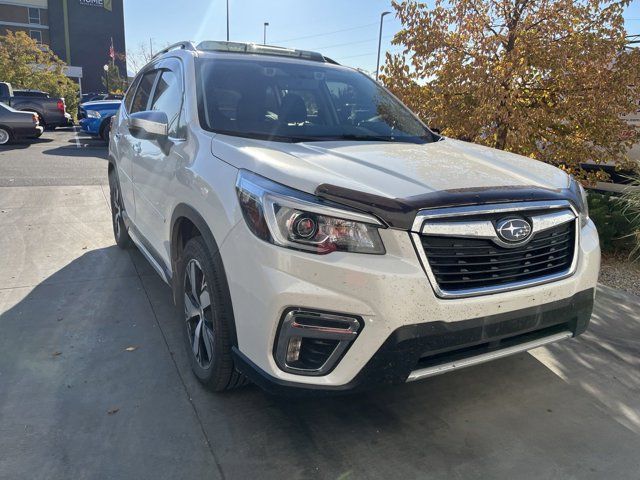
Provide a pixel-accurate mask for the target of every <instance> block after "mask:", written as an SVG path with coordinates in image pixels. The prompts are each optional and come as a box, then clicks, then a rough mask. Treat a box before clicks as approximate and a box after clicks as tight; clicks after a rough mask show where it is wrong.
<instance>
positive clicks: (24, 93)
mask: <svg viewBox="0 0 640 480" xmlns="http://www.w3.org/2000/svg"><path fill="white" fill-rule="evenodd" d="M13 95H14V96H17V97H39V98H50V95H49V94H48V93H47V92H43V91H41V90H14V91H13Z"/></svg>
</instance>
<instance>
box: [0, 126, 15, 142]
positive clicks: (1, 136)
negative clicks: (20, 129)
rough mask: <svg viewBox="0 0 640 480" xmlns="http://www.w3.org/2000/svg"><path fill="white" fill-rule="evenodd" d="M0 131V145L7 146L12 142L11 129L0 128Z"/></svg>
mask: <svg viewBox="0 0 640 480" xmlns="http://www.w3.org/2000/svg"><path fill="white" fill-rule="evenodd" d="M0 130H1V131H0V145H9V144H10V143H11V142H12V141H13V134H12V133H11V129H10V128H7V127H0Z"/></svg>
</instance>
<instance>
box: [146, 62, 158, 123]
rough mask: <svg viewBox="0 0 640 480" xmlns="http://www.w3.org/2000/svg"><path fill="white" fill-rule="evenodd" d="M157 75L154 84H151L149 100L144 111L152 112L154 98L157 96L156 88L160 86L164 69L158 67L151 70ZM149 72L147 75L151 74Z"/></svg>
mask: <svg viewBox="0 0 640 480" xmlns="http://www.w3.org/2000/svg"><path fill="white" fill-rule="evenodd" d="M151 72H153V74H154V75H155V77H154V79H153V83H152V84H151V90H150V91H149V98H147V105H146V106H145V108H144V111H145V112H146V111H148V110H151V104H152V103H153V98H154V97H155V96H156V87H157V86H158V82H159V81H160V75H161V74H162V69H161V68H158V67H157V66H156V67H155V68H153V70H151ZM151 72H147V73H151Z"/></svg>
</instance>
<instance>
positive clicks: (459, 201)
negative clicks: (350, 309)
mask: <svg viewBox="0 0 640 480" xmlns="http://www.w3.org/2000/svg"><path fill="white" fill-rule="evenodd" d="M577 185H578V184H577V183H576V182H571V187H570V188H562V189H550V188H542V187H534V186H522V187H518V186H515V187H514V186H511V187H482V188H477V187H476V188H462V189H456V190H441V191H438V192H431V193H425V194H423V195H415V196H412V197H407V198H389V197H382V196H379V195H374V194H371V193H365V192H360V191H358V190H351V189H349V188H343V187H338V186H335V185H329V184H326V183H325V184H322V185H319V186H318V188H316V191H315V194H316V196H317V197H319V198H321V199H323V200H327V201H330V202H335V203H339V204H342V205H345V206H348V207H351V208H354V209H356V210H360V211H363V212H366V213H369V214H371V215H374V216H376V217H378V218H379V219H380V220H382V221H384V222H385V223H386V224H387V225H388V226H389V227H391V228H398V229H402V230H410V229H411V226H412V225H413V221H414V220H415V218H416V214H417V213H418V211H419V210H423V209H432V208H445V207H461V206H466V205H487V204H492V203H510V202H535V201H552V200H568V201H570V202H571V203H572V204H573V205H574V206H575V207H576V208H577V209H578V210H579V211H581V210H582V197H581V195H580V191H579V190H578V187H577Z"/></svg>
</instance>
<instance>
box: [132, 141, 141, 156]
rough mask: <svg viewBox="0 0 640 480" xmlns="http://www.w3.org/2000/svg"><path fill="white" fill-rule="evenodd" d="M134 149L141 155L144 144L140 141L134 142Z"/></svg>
mask: <svg viewBox="0 0 640 480" xmlns="http://www.w3.org/2000/svg"><path fill="white" fill-rule="evenodd" d="M133 151H134V152H136V154H137V155H140V153H142V146H141V145H140V144H139V143H134V144H133Z"/></svg>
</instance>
